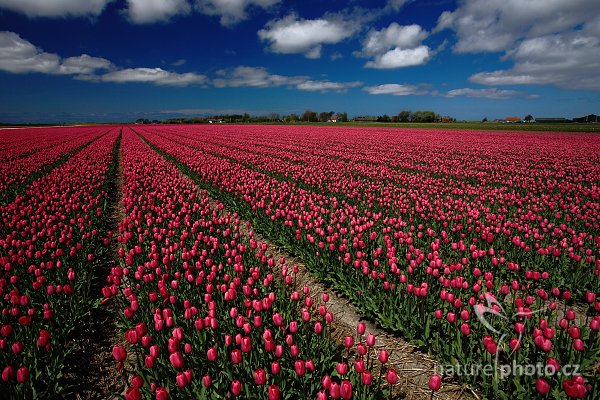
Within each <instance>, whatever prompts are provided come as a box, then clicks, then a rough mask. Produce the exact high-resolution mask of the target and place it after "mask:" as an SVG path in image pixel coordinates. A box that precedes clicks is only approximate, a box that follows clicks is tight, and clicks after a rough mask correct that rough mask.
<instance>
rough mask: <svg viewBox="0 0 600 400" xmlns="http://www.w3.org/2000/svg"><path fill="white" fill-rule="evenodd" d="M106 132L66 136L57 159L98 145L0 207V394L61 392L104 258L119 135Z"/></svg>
mask: <svg viewBox="0 0 600 400" xmlns="http://www.w3.org/2000/svg"><path fill="white" fill-rule="evenodd" d="M106 131H107V128H104V127H102V128H94V129H92V130H87V133H86V134H85V135H75V136H72V137H71V139H72V140H73V142H74V143H70V144H69V145H68V146H62V147H60V148H61V149H62V150H63V152H64V151H68V149H69V148H70V149H72V148H74V147H76V146H78V145H79V146H80V145H82V144H84V143H86V142H87V141H90V140H93V139H97V140H95V141H94V142H93V143H91V144H89V146H87V147H86V148H84V149H83V150H81V151H80V152H79V153H77V154H75V155H73V156H72V157H71V158H69V159H68V160H67V161H66V162H65V163H64V164H62V165H60V166H57V167H56V168H55V169H54V170H52V171H51V172H50V173H49V174H48V175H45V176H43V177H40V178H39V179H38V180H36V181H34V182H33V183H32V184H31V185H29V186H28V187H25V188H24V191H23V192H24V193H25V194H24V195H17V197H16V199H15V200H14V201H13V202H11V203H9V204H7V205H4V206H0V210H1V212H2V225H1V226H0V249H1V250H0V263H1V265H2V269H1V272H0V294H1V295H2V297H1V298H0V304H1V307H2V323H1V328H0V368H1V369H2V381H1V382H2V386H3V395H5V394H6V395H8V396H9V397H13V398H16V399H24V398H33V397H36V396H43V397H46V396H52V394H54V393H57V392H60V390H61V387H60V385H61V381H60V378H61V375H62V370H63V362H64V359H65V358H66V356H67V354H68V346H67V342H68V340H69V339H70V337H71V336H72V334H73V333H74V332H75V331H76V330H77V329H78V324H79V322H80V320H81V318H82V317H83V316H84V315H85V314H87V313H89V311H90V309H91V308H92V307H94V306H96V305H97V303H98V300H97V299H98V297H99V296H98V295H97V294H96V293H92V292H91V291H90V282H91V280H92V278H93V276H94V274H95V271H94V270H93V268H94V265H95V263H94V259H95V258H102V257H103V256H104V254H105V253H107V252H109V249H108V248H107V247H105V246H104V244H103V242H104V240H106V241H107V243H108V242H109V239H108V238H106V236H105V235H107V231H106V228H107V227H106V224H105V219H104V215H103V213H104V212H105V211H106V197H107V192H106V189H107V187H108V186H109V185H110V183H111V182H112V181H113V180H114V177H112V176H110V172H111V166H113V165H114V160H113V158H114V155H115V154H114V152H115V146H116V144H117V141H118V138H119V129H117V128H113V129H112V130H110V131H109V132H108V133H107V132H106ZM105 133H107V134H105ZM54 134H55V135H56V133H54ZM103 134H105V135H103ZM49 135H50V133H49ZM101 135H102V136H101ZM42 137H45V136H44V134H42ZM68 137H69V135H67V138H68ZM57 147H58V146H57ZM35 154H37V153H35ZM35 154H34V155H35ZM59 154H60V152H59V153H57V154H56V155H59ZM41 159H44V158H41ZM46 159H48V158H46ZM38 160H39V159H38ZM31 171H33V169H31V170H30V172H31ZM112 172H113V173H114V171H112ZM105 238H106V239H105Z"/></svg>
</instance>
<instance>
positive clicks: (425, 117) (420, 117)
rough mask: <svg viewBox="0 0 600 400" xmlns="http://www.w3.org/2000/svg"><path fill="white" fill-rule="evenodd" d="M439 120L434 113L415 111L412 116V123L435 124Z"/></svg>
mask: <svg viewBox="0 0 600 400" xmlns="http://www.w3.org/2000/svg"><path fill="white" fill-rule="evenodd" d="M436 119H437V116H436V114H435V113H434V112H433V111H428V110H427V111H415V112H414V113H413V115H412V122H435V121H436Z"/></svg>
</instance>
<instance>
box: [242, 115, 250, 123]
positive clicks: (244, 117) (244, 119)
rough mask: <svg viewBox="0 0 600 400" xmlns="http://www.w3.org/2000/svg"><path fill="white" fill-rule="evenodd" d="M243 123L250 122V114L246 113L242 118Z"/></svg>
mask: <svg viewBox="0 0 600 400" xmlns="http://www.w3.org/2000/svg"><path fill="white" fill-rule="evenodd" d="M242 121H244V122H248V121H250V114H248V113H244V115H243V116H242Z"/></svg>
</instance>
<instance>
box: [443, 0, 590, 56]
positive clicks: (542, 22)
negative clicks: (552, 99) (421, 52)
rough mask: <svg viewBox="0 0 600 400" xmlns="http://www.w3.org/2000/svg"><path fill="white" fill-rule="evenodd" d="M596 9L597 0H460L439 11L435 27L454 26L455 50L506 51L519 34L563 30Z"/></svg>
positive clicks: (519, 38) (580, 20) (522, 35)
mask: <svg viewBox="0 0 600 400" xmlns="http://www.w3.org/2000/svg"><path fill="white" fill-rule="evenodd" d="M599 13H600V2H599V1H598V0H569V1H564V0H528V1H522V0H464V1H462V2H461V3H460V6H459V7H458V8H457V9H456V10H455V11H452V12H450V11H446V12H444V13H442V15H440V17H439V19H438V25H437V27H436V31H439V30H442V29H447V28H449V29H452V30H454V31H455V32H456V34H457V36H458V42H457V43H456V45H455V46H454V50H455V51H457V52H459V53H473V52H482V51H506V50H509V49H510V48H512V47H513V45H515V43H516V42H517V41H519V40H521V39H523V38H525V39H527V38H533V37H539V36H543V35H548V34H554V33H559V32H565V31H568V30H571V29H573V28H574V27H576V26H578V25H581V24H584V23H586V22H589V21H590V20H592V19H593V18H594V17H595V16H597V15H598V14H599Z"/></svg>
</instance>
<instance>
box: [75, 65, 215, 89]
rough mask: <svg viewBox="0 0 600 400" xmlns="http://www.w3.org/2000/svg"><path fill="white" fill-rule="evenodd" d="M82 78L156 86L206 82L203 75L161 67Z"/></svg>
mask: <svg viewBox="0 0 600 400" xmlns="http://www.w3.org/2000/svg"><path fill="white" fill-rule="evenodd" d="M82 78H83V79H86V80H91V81H96V82H113V83H152V84H154V85H157V86H190V85H202V84H204V83H206V76H204V75H199V74H195V73H192V72H187V73H184V74H178V73H176V72H169V71H165V70H164V69H162V68H127V69H121V70H117V71H111V72H108V73H106V74H103V75H97V76H88V77H82Z"/></svg>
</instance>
